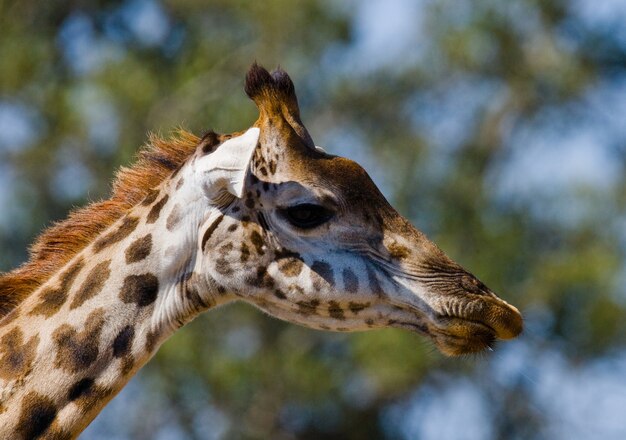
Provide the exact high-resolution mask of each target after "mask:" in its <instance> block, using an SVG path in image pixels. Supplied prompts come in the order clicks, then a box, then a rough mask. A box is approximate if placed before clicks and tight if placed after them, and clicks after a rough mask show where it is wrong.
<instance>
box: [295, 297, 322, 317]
mask: <svg viewBox="0 0 626 440" xmlns="http://www.w3.org/2000/svg"><path fill="white" fill-rule="evenodd" d="M296 305H297V306H298V313H300V314H301V315H304V316H309V315H314V314H316V313H317V306H319V305H320V302H319V300H317V299H312V300H310V301H298V302H297V303H296Z"/></svg>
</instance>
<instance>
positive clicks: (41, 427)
mask: <svg viewBox="0 0 626 440" xmlns="http://www.w3.org/2000/svg"><path fill="white" fill-rule="evenodd" d="M57 412H58V409H57V407H56V406H55V405H54V401H53V400H52V399H51V398H49V397H46V396H43V395H41V394H39V393H36V392H34V391H31V392H30V393H28V394H26V395H25V396H24V398H23V399H22V408H21V412H20V419H19V421H18V422H17V426H16V428H15V432H16V433H17V434H18V438H20V439H29V440H30V439H36V438H38V437H41V436H42V435H43V434H44V433H45V432H46V430H47V429H48V428H49V427H50V425H51V424H52V422H53V421H54V419H55V417H56V416H57Z"/></svg>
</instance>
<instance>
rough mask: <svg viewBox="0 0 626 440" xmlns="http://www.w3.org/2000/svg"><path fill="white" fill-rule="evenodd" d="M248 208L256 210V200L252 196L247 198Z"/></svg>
mask: <svg viewBox="0 0 626 440" xmlns="http://www.w3.org/2000/svg"><path fill="white" fill-rule="evenodd" d="M245 205H246V208H249V209H253V208H254V199H253V198H252V197H251V196H248V197H246V203H245Z"/></svg>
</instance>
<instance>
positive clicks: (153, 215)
mask: <svg viewBox="0 0 626 440" xmlns="http://www.w3.org/2000/svg"><path fill="white" fill-rule="evenodd" d="M169 198H170V196H168V195H167V194H165V195H164V196H163V198H161V200H159V201H158V202H156V203H155V204H154V206H153V207H152V209H151V210H150V212H149V213H148V217H146V223H148V224H152V223H154V222H156V221H157V220H158V219H159V216H160V215H161V210H162V209H163V207H164V206H165V204H166V203H167V201H168V200H169Z"/></svg>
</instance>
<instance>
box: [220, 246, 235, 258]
mask: <svg viewBox="0 0 626 440" xmlns="http://www.w3.org/2000/svg"><path fill="white" fill-rule="evenodd" d="M234 247H235V246H234V245H233V244H232V243H226V244H224V245H223V246H222V247H220V248H219V250H218V252H219V253H220V255H222V256H226V255H228V254H229V253H230V251H232V250H233V248H234Z"/></svg>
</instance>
